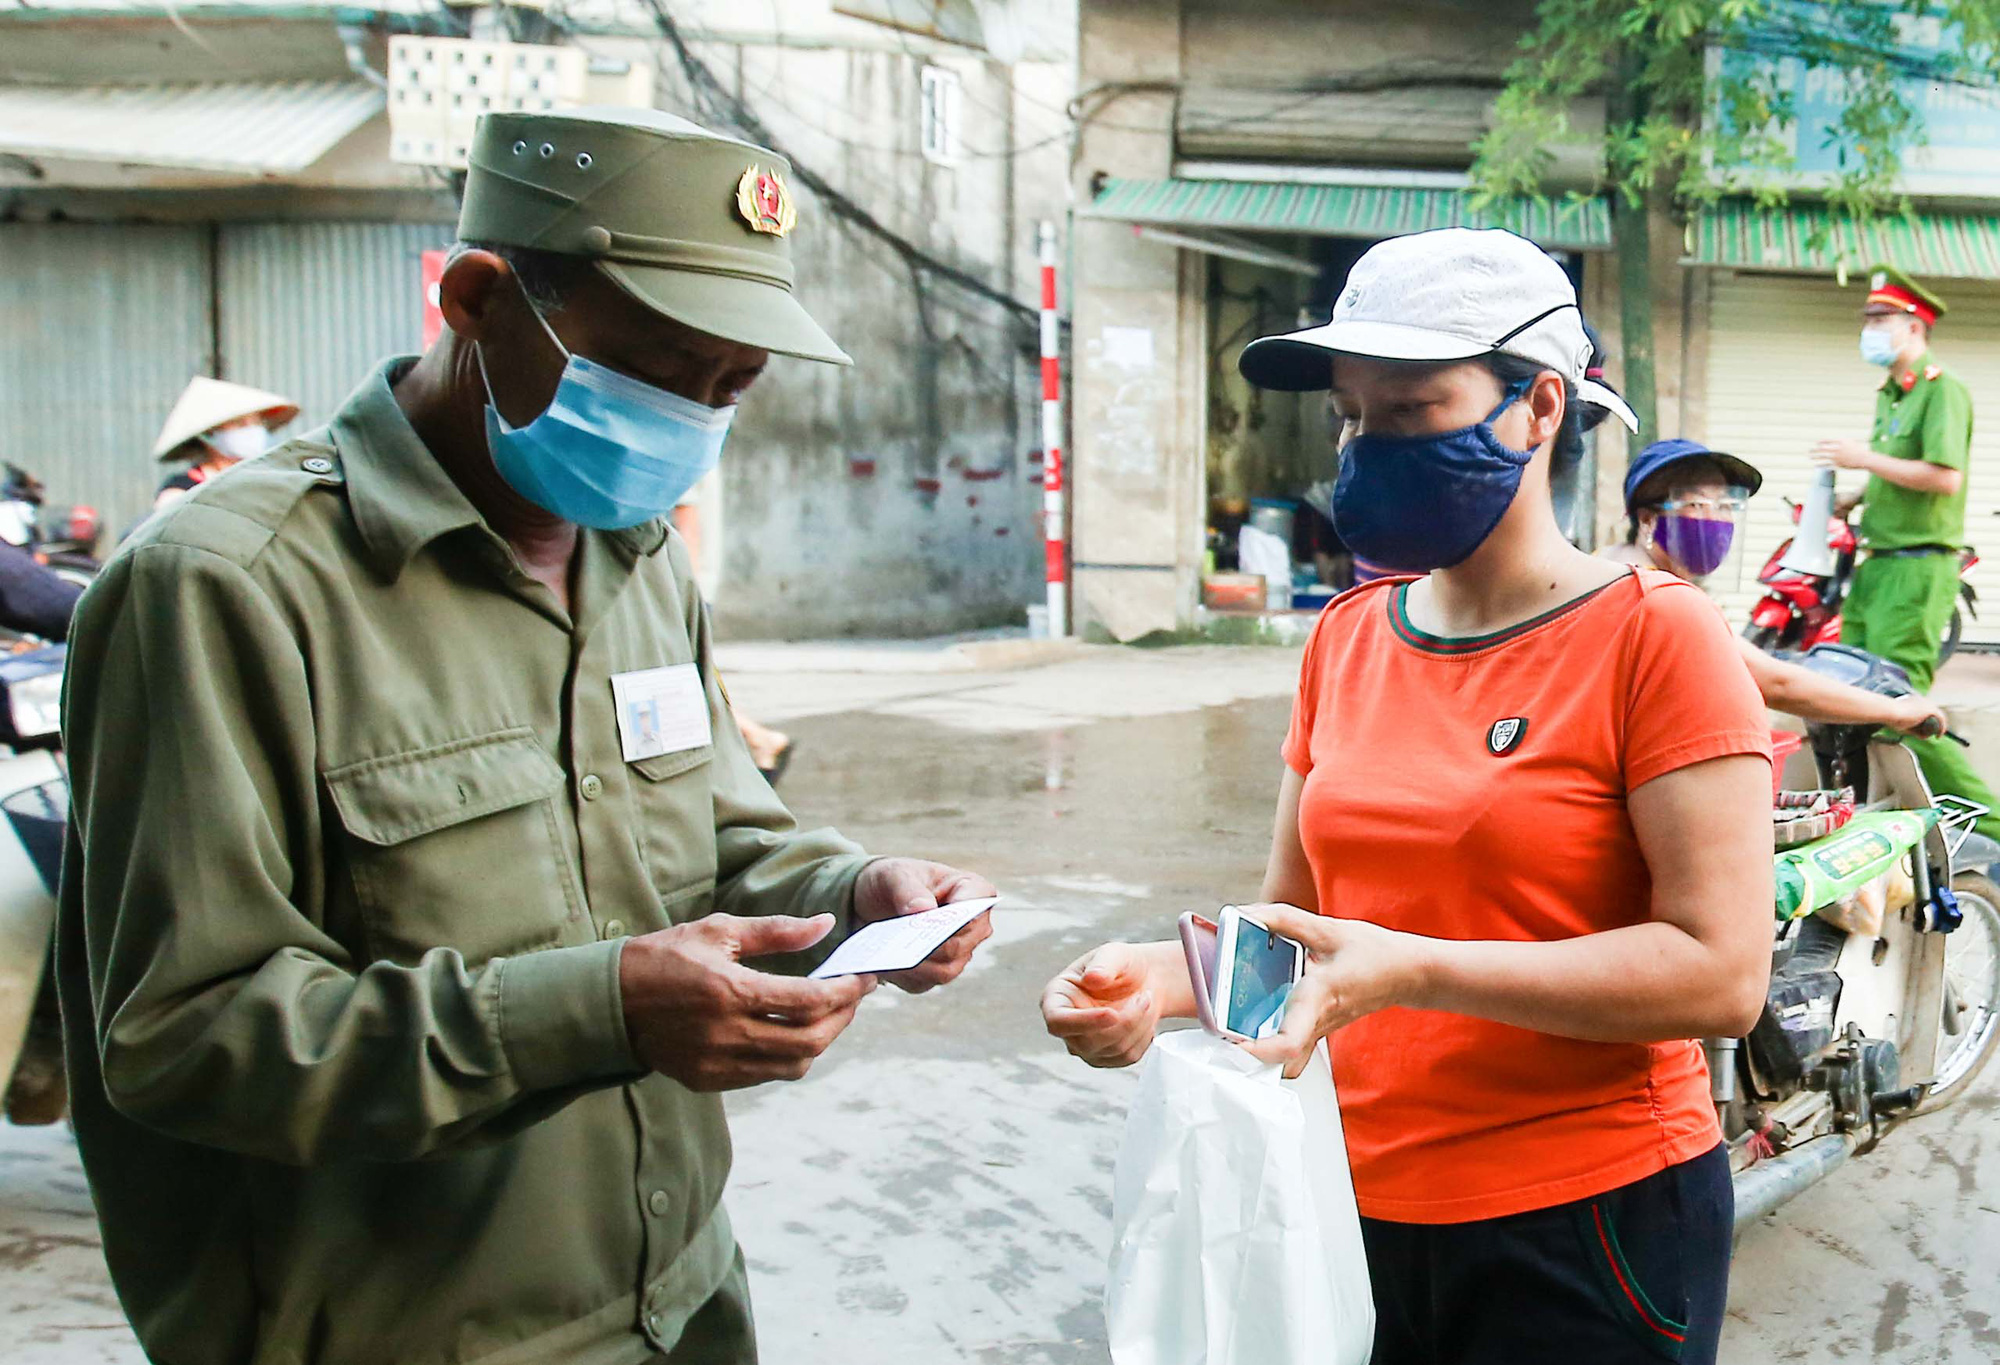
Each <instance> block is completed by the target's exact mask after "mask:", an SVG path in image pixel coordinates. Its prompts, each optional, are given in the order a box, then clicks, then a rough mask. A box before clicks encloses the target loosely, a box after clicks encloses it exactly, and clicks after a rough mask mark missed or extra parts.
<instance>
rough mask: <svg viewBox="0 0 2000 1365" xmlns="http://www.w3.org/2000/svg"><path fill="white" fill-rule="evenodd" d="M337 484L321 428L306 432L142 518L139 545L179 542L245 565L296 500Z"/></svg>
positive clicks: (336, 462)
mask: <svg viewBox="0 0 2000 1365" xmlns="http://www.w3.org/2000/svg"><path fill="white" fill-rule="evenodd" d="M341 483H342V478H341V473H340V459H339V454H338V452H337V451H336V450H335V449H334V446H333V443H332V442H331V441H330V440H328V439H327V437H326V433H325V432H324V431H315V432H310V433H308V434H306V435H304V436H300V437H298V438H296V439H294V440H290V441H287V442H285V443H284V444H283V445H281V446H279V447H277V448H276V449H275V450H272V451H271V452H270V453H269V454H267V455H262V456H259V457H258V458H257V459H254V460H245V461H244V462H243V463H242V464H239V465H236V466H235V467H233V468H232V469H230V471H229V472H228V473H227V474H225V475H222V476H221V477H218V478H214V479H210V480H209V481H208V482H206V483H204V484H202V485H201V486H200V487H198V488H196V489H194V490H193V491H192V492H190V493H189V494H188V495H187V496H186V497H184V498H182V499H181V500H180V501H178V502H176V503H174V504H172V505H171V506H169V507H167V508H166V509H165V510H164V511H162V512H160V513H159V514H158V515H156V516H154V517H153V518H152V519H151V520H149V521H148V522H146V524H145V525H144V526H142V527H141V528H140V529H139V530H138V531H137V532H136V533H134V535H133V540H134V541H135V542H136V543H137V544H138V545H141V546H143V545H148V544H153V545H184V546H187V547H189V548H192V549H198V550H207V551H209V552H210V553H211V554H217V555H221V556H222V557H223V558H225V559H228V560H230V561H232V562H234V563H236V564H237V565H239V566H241V567H244V568H247V567H249V565H250V564H251V563H252V562H253V561H254V560H256V558H257V557H258V556H259V555H261V554H262V553H263V552H264V550H265V547H267V546H268V545H269V544H270V543H271V541H272V540H274V539H275V538H276V537H277V535H278V532H279V529H280V528H281V527H283V526H284V524H285V523H286V521H287V520H288V519H290V517H291V516H292V514H293V512H295V511H296V510H297V509H298V506H299V504H300V503H301V502H302V501H304V500H305V499H306V498H307V497H308V496H309V495H311V494H313V493H315V492H316V491H319V490H321V489H337V488H338V487H339V486H340V485H341Z"/></svg>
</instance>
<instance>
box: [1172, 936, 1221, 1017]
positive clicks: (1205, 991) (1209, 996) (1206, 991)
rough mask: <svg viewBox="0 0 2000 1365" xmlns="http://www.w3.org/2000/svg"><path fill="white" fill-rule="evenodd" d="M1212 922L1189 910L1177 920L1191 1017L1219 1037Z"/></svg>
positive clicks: (1214, 939)
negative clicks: (1196, 1017) (1191, 987)
mask: <svg viewBox="0 0 2000 1365" xmlns="http://www.w3.org/2000/svg"><path fill="white" fill-rule="evenodd" d="M1216 934H1217V930H1216V927H1215V921H1214V920H1212V919H1210V918H1209V917H1208V916H1206V915H1199V914H1196V913H1195V912H1194V911H1192V910H1189V911H1188V912H1186V913H1185V914H1183V915H1182V916H1181V948H1182V950H1183V951H1184V952H1186V953H1187V964H1188V980H1189V981H1191V982H1193V983H1194V1008H1195V1013H1196V1014H1198V1015H1199V1016H1200V1017H1201V1026H1202V1027H1203V1028H1205V1029H1207V1030H1208V1031H1209V1032H1210V1033H1213V1034H1215V1035H1217V1036H1218V1037H1220V1036H1221V1034H1222V1025H1221V1023H1220V1022H1219V1021H1218V1020H1217V1019H1216V1017H1215V944H1216Z"/></svg>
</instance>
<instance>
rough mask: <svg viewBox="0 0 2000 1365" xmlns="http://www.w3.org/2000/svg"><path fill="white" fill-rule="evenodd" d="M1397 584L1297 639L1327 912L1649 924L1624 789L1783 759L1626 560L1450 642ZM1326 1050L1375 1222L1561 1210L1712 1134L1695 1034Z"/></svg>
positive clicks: (1391, 1018)
mask: <svg viewBox="0 0 2000 1365" xmlns="http://www.w3.org/2000/svg"><path fill="white" fill-rule="evenodd" d="M1408 582H1409V580H1408V579H1385V580H1383V581H1381V582H1378V583H1373V584H1370V585H1368V586H1367V587H1363V588H1357V589H1355V590H1354V591H1352V592H1350V593H1348V594H1347V595H1346V596H1344V597H1341V598H1338V599H1336V600H1335V601H1334V602H1333V603H1332V604H1331V605H1329V606H1328V607H1327V609H1326V611H1325V612H1324V613H1322V614H1321V616H1320V619H1319V624H1318V625H1317V626H1316V627H1315V628H1314V630H1313V635H1312V641H1311V643H1310V644H1309V645H1308V646H1307V648H1306V656H1305V665H1304V668H1303V671H1302V673H1301V675H1300V678H1299V695H1298V701H1297V703H1296V705H1295V707H1294V709H1293V712H1292V727H1291V733H1290V735H1289V736H1288V737H1287V739H1286V741H1285V761H1286V762H1287V763H1289V764H1290V765H1291V766H1292V768H1293V769H1294V770H1295V771H1296V772H1298V773H1299V774H1300V775H1301V776H1303V777H1304V778H1305V787H1304V792H1303V794H1302V796H1301V798H1300V804H1299V837H1300V840H1301V842H1302V843H1303V844H1304V846H1305V852H1306V857H1307V859H1308V861H1309V862H1310V863H1311V865H1312V873H1313V885H1314V887H1315V888H1316V890H1317V891H1318V894H1319V908H1320V911H1321V913H1323V914H1334V915H1340V916H1343V917H1345V918H1350V919H1365V920H1369V921H1372V922H1373V923H1376V924H1380V925H1383V926H1384V927H1386V928H1390V929H1398V930H1404V931H1407V932H1411V933H1418V934H1425V935H1428V936H1430V937H1433V938H1452V939H1512V940H1548V939H1564V938H1572V937H1575V936H1577V935H1580V934H1589V933H1596V932H1598V931H1601V930H1606V929H1614V928H1618V927H1620V926H1622V925H1628V924H1637V923H1642V922H1644V921H1645V920H1647V919H1648V918H1649V917H1650V915H1651V904H1652V879H1651V877H1650V875H1649V874H1648V872H1647V869H1646V861H1645V859H1644V858H1643V857H1642V856H1641V854H1640V851H1639V841H1638V837H1637V835H1636V834H1635V833H1634V831H1633V828H1632V821H1631V818H1630V816H1629V815H1628V814H1627V813H1626V809H1625V796H1626V793H1627V792H1629V791H1631V790H1632V789H1633V788H1635V787H1638V786H1640V785H1642V784H1643V783H1646V782H1649V781H1651V780H1652V779H1654V778H1656V777H1659V776H1662V775H1663V774H1665V773H1669V772H1672V771H1674V770H1675V769H1677V768H1682V767H1686V766H1688V765H1689V764H1694V763H1700V762H1702V761H1704V760H1706V759H1711V758H1719V757H1721V756H1723V755H1726V754H1762V755H1764V756H1765V757H1766V758H1768V757H1769V756H1770V738H1769V733H1768V730H1767V728H1766V725H1765V715H1764V704H1763V701H1762V699H1761V698H1760V697H1759V696H1758V695H1757V688H1756V686H1755V685H1754V684H1753V683H1752V682H1751V680H1750V674H1749V671H1748V670H1747V669H1745V668H1744V667H1743V661H1742V660H1741V659H1740V658H1738V657H1737V654H1736V646H1735V641H1734V640H1732V639H1731V638H1730V635H1729V632H1728V628H1727V627H1726V626H1725V625H1724V624H1723V623H1722V622H1721V621H1719V620H1718V619H1716V614H1715V610H1714V608H1712V607H1711V606H1710V605H1709V603H1708V600H1707V599H1706V598H1705V597H1704V596H1703V595H1702V594H1701V592H1700V591H1699V590H1698V589H1696V588H1694V587H1691V586H1690V585H1688V584H1686V583H1682V582H1681V581H1679V580H1678V579H1675V578H1672V577H1671V576H1669V575H1667V574H1663V573H1658V572H1654V571H1651V570H1639V569H1635V570H1633V572H1632V573H1631V575H1630V576H1628V577H1625V578H1621V579H1618V580H1616V581H1615V582H1613V583H1612V584H1611V585H1610V586H1608V587H1605V588H1602V589H1599V590H1598V591H1596V592H1594V593H1592V594H1590V595H1588V596H1586V597H1583V598H1581V599H1579V600H1577V601H1575V602H1571V603H1569V604H1568V605H1566V606H1563V607H1559V608H1557V609H1556V610H1555V611H1552V612H1550V613H1548V614H1547V615H1544V616H1541V617H1538V618H1536V619H1535V620H1532V621H1528V622H1525V623H1523V624H1521V625H1518V626H1514V627H1512V628H1510V629H1508V630H1503V631H1500V632H1498V633H1496V634H1493V635H1486V636H1479V637H1475V638H1470V639H1459V640H1445V639H1440V638H1438V637H1435V636H1429V635H1426V634H1424V633H1423V632H1421V631H1418V630H1417V629H1415V628H1414V627H1413V626H1412V625H1411V624H1410V622H1409V619H1408V617H1407V615H1406V614H1405V612H1404V609H1403V600H1404V590H1405V588H1406V587H1407V585H1408ZM1744 909H1745V913H1746V914H1747V913H1758V912H1760V911H1761V912H1762V913H1769V911H1768V909H1767V908H1765V907H1756V906H1746V907H1745V908H1744ZM1691 984H1693V985H1694V988H1696V989H1698V988H1699V987H1698V983H1691ZM1332 1043H1333V1059H1334V1075H1335V1079H1336V1081H1337V1082H1338V1085H1339V1089H1340V1109H1341V1116H1342V1120H1343V1122H1344V1124H1345V1126H1346V1130H1347V1149H1348V1157H1349V1159H1350V1161H1351V1162H1352V1164H1353V1168H1354V1189H1355V1194H1356V1196H1357V1198H1358V1200H1359V1202H1360V1206H1361V1212H1362V1213H1363V1214H1364V1215H1366V1216H1368V1217H1370V1218H1379V1219H1384V1220H1387V1221H1392V1222H1404V1223H1459V1222H1470V1221H1472V1220H1474V1219H1481V1218H1498V1217H1504V1216H1505V1215H1507V1214H1512V1213H1521V1212H1525V1211H1527V1210H1529V1209H1537V1208H1547V1207H1549V1206H1551V1205H1555V1204H1562V1203H1567V1202H1569V1201H1571V1200H1576V1199H1587V1198H1590V1197H1591V1196H1593V1195H1598V1194H1602V1193H1604V1192H1605V1191H1606V1190H1611V1189H1615V1188H1617V1187H1618V1186H1620V1185H1625V1184H1629V1183H1631V1182H1632V1181H1635V1180H1640V1179H1643V1178H1645V1177H1646V1176H1649V1175H1652V1174H1655V1173H1656V1172H1658V1171H1661V1170H1664V1169H1666V1168H1667V1167H1668V1166H1671V1165H1674V1164H1677V1163H1679V1162H1682V1161H1686V1160H1690V1159H1692V1158H1694V1157H1697V1156H1699V1155H1701V1154H1702V1153H1703V1152H1705V1151H1707V1150H1708V1149H1709V1148H1711V1147H1713V1146H1714V1145H1715V1144H1716V1143H1717V1142H1718V1141H1720V1140H1721V1133H1720V1130H1719V1129H1718V1127H1717V1125H1716V1120H1715V1108H1714V1105H1713V1104H1712V1102H1711V1101H1710V1099H1709V1084H1708V1068H1707V1066H1706V1065H1705V1063H1704V1062H1703V1060H1702V1052H1701V1046H1700V1044H1699V1043H1696V1042H1692V1041H1687V1042H1670V1043H1654V1044H1651V1045H1647V1044H1641V1043H1591V1042H1582V1041H1580V1040H1577V1039H1573V1038H1560V1037H1556V1036H1554V1035H1552V1034H1546V1033H1537V1032H1534V1031H1532V1030H1530V1029H1524V1028H1515V1027H1513V1026H1511V1025H1507V1024H1497V1023H1492V1022H1490V1021H1488V1020H1484V1019H1474V1018H1471V1017H1469V1016H1466V1015H1460V1014H1449V1013H1445V1012H1442V1011H1437V1010H1416V1009H1400V1008H1399V1009H1389V1010H1383V1011H1381V1012H1379V1013H1376V1014H1372V1015H1369V1016H1367V1017H1365V1018H1363V1019H1360V1020H1357V1021H1356V1022H1354V1023H1352V1024H1349V1025H1348V1026H1347V1027H1346V1028H1344V1029H1342V1030H1341V1031H1340V1032H1339V1033H1337V1034H1335V1035H1334V1037H1333V1039H1332Z"/></svg>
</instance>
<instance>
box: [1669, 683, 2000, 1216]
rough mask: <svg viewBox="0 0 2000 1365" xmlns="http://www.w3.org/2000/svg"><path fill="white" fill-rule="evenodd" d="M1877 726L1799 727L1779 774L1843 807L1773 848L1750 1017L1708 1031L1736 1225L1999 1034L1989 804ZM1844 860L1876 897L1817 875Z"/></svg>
mask: <svg viewBox="0 0 2000 1365" xmlns="http://www.w3.org/2000/svg"><path fill="white" fill-rule="evenodd" d="M1799 662H1800V663H1801V664H1803V665H1804V666H1805V667H1807V668H1810V669H1812V670H1813V671H1815V672H1818V673H1821V674H1823V675H1825V676H1827V677H1831V678H1834V679H1837V680H1838V681H1840V682H1844V683H1849V684H1852V685H1854V686H1858V687H1863V688H1866V689H1868V690H1869V691H1873V692H1877V693H1880V694H1882V695H1885V696H1904V695H1908V693H1909V692H1910V690H1911V689H1910V686H1909V679H1908V676H1907V675H1905V674H1904V673H1903V671H1902V669H1900V668H1898V667H1897V666H1896V665H1894V664H1891V663H1889V662H1887V661H1886V660H1883V659H1880V658H1877V657H1875V656H1874V655H1871V654H1867V653H1864V652H1863V651H1861V650H1857V649H1852V648H1848V647H1846V646H1842V645H1820V646H1818V647H1816V648H1814V649H1812V650H1809V651H1808V652H1807V653H1805V654H1804V655H1803V656H1802V657H1801V658H1800V660H1799ZM1874 734H1875V731H1874V730H1873V729H1872V728H1871V727H1869V726H1865V725H1815V726H1812V727H1810V728H1809V729H1808V732H1807V737H1808V740H1809V743H1810V749H1811V766H1812V768H1813V770H1814V776H1813V777H1811V778H1808V777H1806V775H1805V773H1804V772H1803V771H1802V770H1803V769H1804V767H1805V755H1804V754H1803V753H1802V754H1800V755H1798V756H1797V757H1796V758H1795V759H1794V760H1793V764H1792V771H1791V773H1790V774H1789V775H1790V777H1791V779H1792V780H1791V781H1790V782H1788V783H1787V784H1786V785H1788V786H1797V785H1803V784H1804V783H1805V782H1807V781H1816V782H1817V785H1818V787H1819V788H1820V789H1822V790H1825V791H1828V792H1837V791H1840V790H1841V789H1849V790H1851V791H1852V792H1853V793H1854V795H1855V798H1856V799H1855V803H1854V806H1853V812H1854V813H1853V815H1852V819H1851V821H1849V822H1848V823H1846V824H1844V825H1839V819H1842V818H1845V817H1846V815H1847V813H1848V812H1847V810H1846V808H1845V807H1841V806H1838V805H1837V804H1836V807H1835V810H1836V811H1837V812H1838V814H1837V816H1836V814H1835V813H1833V812H1830V813H1829V816H1828V822H1829V824H1830V825H1838V827H1837V828H1833V829H1832V831H1831V832H1830V833H1827V834H1826V835H1825V836H1824V837H1822V838H1820V839H1817V840H1815V841H1813V842H1810V843H1806V844H1804V845H1802V846H1800V847H1799V848H1796V849H1792V850H1789V851H1786V852H1782V853H1780V854H1779V855H1778V858H1779V863H1780V867H1779V874H1780V875H1779V904H1778V906H1777V909H1778V912H1779V913H1778V923H1777V925H1776V929H1775V937H1774V947H1773V959H1772V970H1771V988H1770V993H1769V996H1768V999H1767V1002H1766V1005H1765V1009H1764V1013H1763V1017H1762V1018H1761V1019H1760V1020H1759V1021H1758V1024H1757V1026H1756V1028H1755V1029H1753V1030H1752V1031H1751V1033H1750V1035H1749V1036H1748V1037H1747V1038H1743V1039H1710V1040H1708V1042H1707V1043H1706V1047H1707V1050H1708V1057H1709V1072H1710V1076H1711V1078H1712V1081H1713V1084H1714V1087H1715V1090H1714V1096H1715V1101H1716V1106H1717V1110H1718V1113H1719V1114H1720V1116H1721V1119H1722V1124H1723V1132H1724V1135H1725V1137H1726V1138H1727V1139H1728V1142H1729V1146H1730V1153H1731V1158H1732V1165H1733V1167H1734V1169H1735V1171H1736V1226H1737V1228H1738V1230H1739V1231H1740V1230H1741V1229H1742V1228H1744V1227H1745V1226H1747V1225H1748V1224H1749V1223H1750V1222H1752V1221H1753V1220H1755V1219H1756V1218H1758V1217H1760V1216H1761V1215H1763V1214H1765V1213H1767V1212H1769V1211H1770V1210H1772V1209H1774V1208H1776V1207H1778V1206H1779V1205H1780V1204H1783V1203H1784V1202H1785V1201H1787V1200H1789V1199H1791V1198H1792V1197H1793V1196H1794V1195H1797V1194H1798V1193H1800V1192H1801V1191H1803V1190H1805V1189H1807V1188H1808V1187H1810V1186H1811V1185H1813V1184H1816V1183H1817V1182H1818V1181H1820V1180H1822V1179H1824V1178H1825V1177H1826V1176H1827V1175H1829V1174H1830V1173H1831V1172H1832V1171H1834V1170H1835V1169H1837V1168H1838V1167H1839V1166H1840V1165H1841V1164H1842V1163H1844V1162H1845V1161H1846V1160H1847V1159H1848V1158H1849V1157H1851V1156H1853V1155H1855V1154H1857V1153H1865V1152H1868V1151H1871V1150H1872V1149H1873V1148H1874V1147H1875V1145H1876V1144H1877V1143H1878V1142H1880V1141H1881V1140H1882V1138H1883V1137H1884V1136H1885V1135H1886V1134H1887V1133H1889V1132H1890V1131H1891V1130H1893V1129H1894V1128H1895V1127H1896V1126H1897V1125H1899V1124H1900V1123H1901V1122H1902V1121H1903V1120H1904V1119H1906V1118H1908V1117H1910V1116H1911V1115H1913V1114H1920V1113H1927V1112H1930V1111H1932V1110H1935V1109H1938V1108H1941V1107H1943V1106H1944V1105H1947V1104H1950V1103H1951V1102H1953V1101H1954V1100H1956V1099H1958V1098H1960V1097H1961V1096H1963V1095H1964V1094H1965V1093H1966V1092H1967V1091H1968V1090H1969V1089H1970V1088H1971V1087H1972V1085H1973V1084H1974V1082H1975V1081H1976V1080H1977V1078H1978V1077H1979V1075H1980V1073H1981V1071H1982V1070H1983V1069H1984V1068H1985V1066H1986V1064H1987V1063H1988V1062H1989V1061H1990V1060H1991V1058H1992V1055H1993V1052H1994V1050H1995V1047H1996V1044H2000V886H1995V885H1994V883H1993V882H1992V881H1990V880H1988V878H1987V877H1986V875H1985V874H1984V873H1983V872H1981V871H1978V870H1976V869H1979V868H1983V867H1985V866H1987V865H1988V864H1989V863H1990V862H1991V861H1992V859H1993V857H1994V855H1995V853H1996V852H2000V849H1996V847H1995V846H1994V844H1993V841H1991V840H1988V839H1984V838H1982V837H1981V836H1979V835H1976V834H1971V833H1970V832H1969V828H1968V827H1969V826H1970V825H1971V823H1972V822H1973V821H1974V820H1976V819H1977V818H1978V817H1979V816H1981V815H1983V814H1985V813H1986V812H1985V809H1984V808H1983V807H1980V806H1976V805H1973V804H1972V803H1970V802H1966V801H1963V800H1960V799H1959V798H1957V797H1951V796H1945V797H1939V798H1935V799H1934V798H1933V797H1932V795H1931V792H1930V790H1929V788H1928V787H1927V786H1926V785H1925V783H1924V778H1923V775H1922V773H1921V772H1920V771H1919V770H1918V768H1917V764H1916V760H1915V758H1914V757H1913V756H1912V755H1911V753H1910V751H1909V749H1908V748H1906V747H1905V746H1903V745H1901V744H1893V743H1875V742H1874V741H1873V737H1874ZM1877 868H1880V869H1882V871H1881V875H1880V877H1879V878H1877V877H1875V874H1874V872H1873V869H1877ZM1855 876H1867V877H1870V878H1871V880H1870V881H1869V883H1868V890H1870V891H1872V892H1876V893H1879V894H1878V897H1877V899H1876V900H1874V902H1873V903H1872V904H1864V903H1863V902H1862V900H1861V899H1858V898H1856V897H1853V896H1846V897H1843V896H1840V895H1836V894H1835V893H1834V891H1832V890H1830V889H1829V888H1830V887H1832V886H1833V885H1834V884H1835V883H1836V882H1838V881H1839V879H1841V878H1849V879H1852V878H1854V877H1855ZM1884 887H1887V888H1889V889H1887V890H1883V889H1882V888H1884Z"/></svg>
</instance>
